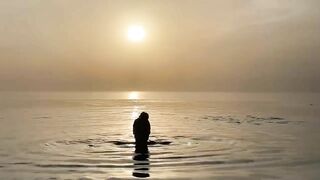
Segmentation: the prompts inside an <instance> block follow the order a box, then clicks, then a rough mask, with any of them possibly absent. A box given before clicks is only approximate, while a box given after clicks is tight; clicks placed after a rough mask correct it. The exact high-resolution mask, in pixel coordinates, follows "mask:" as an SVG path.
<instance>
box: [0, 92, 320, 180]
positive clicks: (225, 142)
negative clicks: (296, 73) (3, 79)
mask: <svg viewBox="0 0 320 180" xmlns="http://www.w3.org/2000/svg"><path fill="white" fill-rule="evenodd" d="M0 100H1V101H0V143H1V146H0V179H81V178H82V179H131V178H132V179H135V178H139V177H141V178H142V177H148V178H150V179H319V178H320V171H319V170H320V145H319V142H320V131H319V128H320V119H319V118H320V95H319V94H301V93H291V94H290V93H288V94H284V93H274V94H271V93H268V94H264V93H156V92H136V93H128V92H94V93H88V92H86V93H75V92H74V93H73V92H65V93H62V92H60V93H44V92H42V93H40V92H39V93H22V92H20V93H5V92H3V93H0ZM141 111H146V112H148V113H149V114H150V122H151V125H152V130H151V131H152V134H151V140H153V141H156V142H171V143H170V144H154V145H150V146H149V151H150V154H149V155H145V156H141V155H139V154H135V153H134V145H133V144H132V142H133V141H134V140H133V136H132V124H133V120H134V119H135V118H136V117H137V116H138V114H139V113H140V112H141Z"/></svg>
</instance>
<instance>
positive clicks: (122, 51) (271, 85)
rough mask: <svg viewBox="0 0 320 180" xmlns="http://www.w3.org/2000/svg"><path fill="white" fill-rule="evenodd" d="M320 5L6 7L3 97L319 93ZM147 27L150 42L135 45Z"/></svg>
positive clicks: (296, 0)
mask: <svg viewBox="0 0 320 180" xmlns="http://www.w3.org/2000/svg"><path fill="white" fill-rule="evenodd" d="M319 7H320V1H318V0H308V1H302V0H224V1H221V0H216V1H215V0H207V1H204V0H193V1H192V0H159V1H155V0H154V1H152V0H145V1H144V0H139V1H133V0H109V1H108V0H92V1H87V0H68V1H65V0H55V1H43V0H28V1H25V0H10V1H9V0H8V1H0V84H1V86H0V90H183V91H189V90H190V91H193V90H201V91H207V90H214V91H319V90H320V85H319V82H320V71H319V68H320V59H319V57H320V51H319V49H320V10H319ZM135 25H138V26H141V27H143V30H144V31H145V37H144V39H143V40H142V41H141V42H132V41H130V39H128V32H127V31H128V28H129V27H130V26H135Z"/></svg>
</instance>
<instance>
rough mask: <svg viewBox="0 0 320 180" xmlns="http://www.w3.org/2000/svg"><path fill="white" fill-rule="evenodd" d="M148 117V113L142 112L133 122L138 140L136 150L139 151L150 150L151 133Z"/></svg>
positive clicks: (145, 151) (135, 136)
mask: <svg viewBox="0 0 320 180" xmlns="http://www.w3.org/2000/svg"><path fill="white" fill-rule="evenodd" d="M148 119H149V115H148V113H146V112H142V113H141V114H140V116H139V118H138V119H136V120H135V121H134V123H133V134H134V138H135V140H136V151H135V152H137V153H147V152H148V139H149V135H150V122H149V120H148Z"/></svg>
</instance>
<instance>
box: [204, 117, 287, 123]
mask: <svg viewBox="0 0 320 180" xmlns="http://www.w3.org/2000/svg"><path fill="white" fill-rule="evenodd" d="M202 119H204V120H212V121H216V122H224V123H230V124H243V123H246V124H252V125H264V124H289V123H292V122H293V121H290V120H287V119H285V118H283V117H274V116H271V117H258V116H253V115H247V116H245V117H244V118H241V117H233V116H228V115H227V116H203V117H202Z"/></svg>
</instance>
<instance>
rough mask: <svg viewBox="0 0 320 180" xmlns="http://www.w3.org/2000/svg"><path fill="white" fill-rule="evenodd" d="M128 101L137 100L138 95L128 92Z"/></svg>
mask: <svg viewBox="0 0 320 180" xmlns="http://www.w3.org/2000/svg"><path fill="white" fill-rule="evenodd" d="M128 99H131V100H135V99H139V93H138V92H135V91H132V92H130V93H129V94H128Z"/></svg>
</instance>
